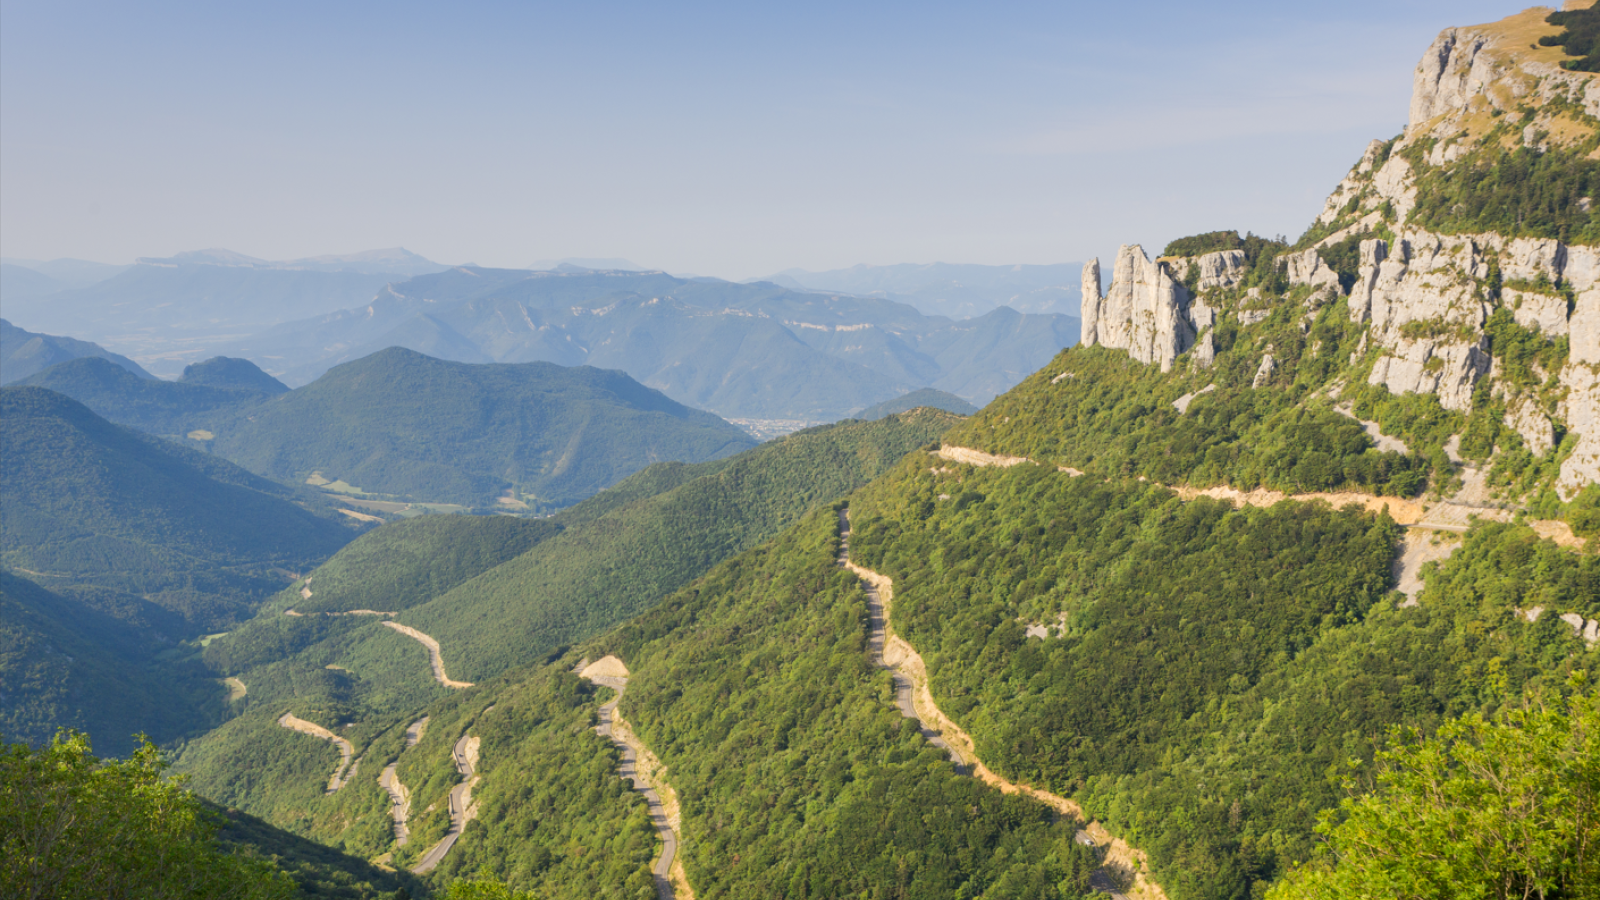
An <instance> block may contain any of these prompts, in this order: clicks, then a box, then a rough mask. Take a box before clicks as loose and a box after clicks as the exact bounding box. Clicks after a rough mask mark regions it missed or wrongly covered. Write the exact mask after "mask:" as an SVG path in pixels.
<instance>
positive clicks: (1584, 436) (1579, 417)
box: [1556, 315, 1600, 500]
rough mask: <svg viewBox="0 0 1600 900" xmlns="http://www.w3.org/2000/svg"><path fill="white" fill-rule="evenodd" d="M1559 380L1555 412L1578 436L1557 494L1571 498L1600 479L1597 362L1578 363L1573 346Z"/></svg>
mask: <svg viewBox="0 0 1600 900" xmlns="http://www.w3.org/2000/svg"><path fill="white" fill-rule="evenodd" d="M1573 319H1577V316H1576V315H1574V316H1573ZM1591 349H1594V348H1592V347H1591ZM1561 383H1562V385H1564V386H1565V387H1566V389H1567V397H1566V399H1565V400H1563V401H1562V403H1561V407H1560V409H1558V410H1557V412H1558V413H1559V414H1560V415H1561V417H1562V418H1563V419H1565V420H1566V422H1567V430H1568V431H1571V432H1575V433H1576V434H1577V435H1578V446H1577V447H1575V448H1574V449H1573V451H1572V455H1571V456H1568V457H1567V459H1566V461H1565V462H1563V463H1562V464H1561V474H1560V476H1558V477H1557V479H1556V493H1557V494H1559V495H1560V497H1561V499H1562V500H1571V499H1572V498H1573V497H1574V496H1575V495H1576V494H1577V493H1578V492H1579V491H1581V490H1583V489H1584V487H1585V486H1587V485H1591V484H1595V483H1597V482H1600V365H1596V364H1595V363H1594V362H1589V363H1581V362H1578V361H1577V350H1576V347H1574V350H1573V361H1572V362H1571V363H1568V364H1567V365H1566V366H1565V367H1564V368H1563V369H1562V370H1561Z"/></svg>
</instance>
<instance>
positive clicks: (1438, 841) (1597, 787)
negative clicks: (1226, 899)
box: [1267, 684, 1600, 900]
mask: <svg viewBox="0 0 1600 900" xmlns="http://www.w3.org/2000/svg"><path fill="white" fill-rule="evenodd" d="M1575 686H1576V687H1578V688H1579V689H1580V693H1579V694H1578V695H1577V696H1575V697H1574V698H1573V699H1571V700H1570V701H1566V702H1562V703H1559V704H1552V705H1550V706H1546V705H1542V704H1531V705H1528V706H1525V707H1523V708H1518V709H1511V710H1504V711H1502V712H1501V713H1500V714H1498V715H1496V716H1495V717H1494V718H1493V719H1492V720H1486V719H1484V718H1483V717H1482V716H1481V715H1479V714H1476V713H1475V714H1473V715H1470V716H1467V717H1465V718H1462V719H1458V720H1455V721H1453V722H1450V723H1447V724H1446V725H1445V726H1444V727H1441V728H1440V729H1439V732H1438V734H1436V735H1435V736H1434V737H1431V738H1421V737H1419V736H1418V735H1417V734H1416V733H1415V732H1414V731H1407V732H1397V733H1396V737H1397V738H1399V741H1398V743H1397V744H1396V746H1395V747H1394V749H1392V750H1389V751H1386V752H1384V753H1382V754H1380V755H1379V763H1380V768H1379V772H1378V776H1377V783H1376V784H1377V786H1376V789H1375V790H1373V791H1371V792H1369V793H1367V794H1365V795H1362V796H1357V797H1352V798H1349V799H1347V800H1345V801H1344V802H1343V803H1342V804H1341V805H1340V808H1339V810H1338V812H1337V813H1333V812H1331V811H1330V812H1325V813H1324V814H1323V816H1322V821H1321V824H1320V825H1318V827H1317V830H1318V831H1319V832H1320V833H1322V834H1323V835H1324V836H1326V837H1327V839H1328V843H1327V846H1326V848H1325V849H1326V852H1325V853H1324V854H1323V855H1322V858H1320V859H1318V860H1315V861H1313V862H1312V863H1311V864H1309V865H1306V866H1304V867H1302V868H1300V869H1298V870H1296V871H1294V872H1292V873H1291V874H1290V875H1289V876H1288V877H1287V878H1285V879H1284V880H1283V881H1282V882H1281V883H1279V884H1278V885H1277V886H1275V887H1274V888H1273V889H1272V891H1271V892H1269V893H1268V895H1267V896H1268V898H1269V900H1302V898H1303V900H1347V898H1357V897H1361V898H1366V897H1393V898H1419V900H1421V898H1441V900H1442V898H1452V900H1476V898H1512V897H1516V898H1531V897H1538V898H1541V900H1556V898H1573V900H1580V898H1583V900H1587V898H1596V897H1600V847H1597V846H1596V844H1597V839H1600V827H1597V815H1600V696H1597V695H1596V694H1595V693H1594V692H1593V691H1592V690H1585V688H1586V687H1587V686H1586V685H1583V684H1578V685H1575Z"/></svg>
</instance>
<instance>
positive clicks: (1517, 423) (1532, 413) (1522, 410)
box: [1505, 397, 1556, 456]
mask: <svg viewBox="0 0 1600 900" xmlns="http://www.w3.org/2000/svg"><path fill="white" fill-rule="evenodd" d="M1505 422H1506V427H1507V428H1510V429H1511V430H1512V431H1515V432H1516V433H1517V435H1518V436H1519V437H1521V438H1522V442H1523V443H1524V444H1526V445H1527V446H1528V452H1530V453H1532V454H1533V455H1534V456H1543V455H1545V454H1546V453H1549V452H1550V448H1551V447H1554V446H1555V442H1556V432H1555V427H1554V426H1552V425H1551V424H1550V419H1549V417H1548V416H1546V415H1545V414H1544V410H1542V409H1540V408H1539V404H1537V403H1535V402H1533V401H1532V400H1531V399H1529V398H1527V397H1521V398H1518V399H1517V400H1516V401H1514V402H1513V403H1512V404H1511V405H1510V406H1509V407H1508V408H1507V409H1506V418H1505Z"/></svg>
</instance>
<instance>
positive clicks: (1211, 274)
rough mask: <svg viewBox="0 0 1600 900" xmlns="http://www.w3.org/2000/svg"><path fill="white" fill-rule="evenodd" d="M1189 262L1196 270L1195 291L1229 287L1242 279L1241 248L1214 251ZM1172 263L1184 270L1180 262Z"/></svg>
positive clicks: (1242, 258) (1243, 261)
mask: <svg viewBox="0 0 1600 900" xmlns="http://www.w3.org/2000/svg"><path fill="white" fill-rule="evenodd" d="M1190 262H1191V263H1192V264H1193V265H1194V267H1195V269H1196V270H1197V271H1196V274H1197V275H1198V278H1197V280H1196V282H1195V290H1196V291H1200V292H1205V291H1209V290H1212V289H1213V288H1231V287H1233V286H1235V285H1237V284H1238V283H1239V282H1240V281H1242V280H1243V279H1244V275H1245V258H1244V251H1243V250H1218V251H1217V252H1216V253H1207V254H1205V255H1203V256H1196V257H1194V258H1193V259H1192V260H1190ZM1174 265H1176V266H1177V267H1178V268H1179V269H1180V270H1184V271H1186V269H1185V267H1184V266H1183V265H1182V264H1181V263H1180V262H1175V263H1174Z"/></svg>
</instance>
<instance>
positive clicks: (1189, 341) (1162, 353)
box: [1083, 244, 1195, 372]
mask: <svg viewBox="0 0 1600 900" xmlns="http://www.w3.org/2000/svg"><path fill="white" fill-rule="evenodd" d="M1099 271H1100V261H1099V260H1098V259H1095V260H1092V261H1091V262H1090V263H1089V264H1088V265H1087V266H1085V267H1084V274H1083V289H1084V295H1083V310H1084V313H1083V319H1084V326H1083V343H1084V345H1085V346H1093V345H1096V344H1098V345H1100V346H1104V347H1113V348H1116V349H1119V350H1126V351H1128V355H1130V356H1132V357H1133V358H1134V359H1137V360H1139V361H1140V362H1143V363H1152V364H1160V366H1161V371H1163V372H1169V371H1171V370H1172V366H1173V363H1175V362H1176V361H1177V358H1178V355H1179V354H1181V353H1183V352H1184V351H1186V350H1188V349H1189V347H1190V346H1192V345H1193V344H1194V339H1195V327H1194V323H1193V322H1192V321H1191V320H1190V317H1189V290H1188V288H1185V287H1184V286H1183V283H1182V281H1180V280H1179V277H1180V276H1179V275H1178V274H1175V273H1174V272H1173V271H1172V269H1171V268H1170V266H1169V264H1168V262H1167V261H1166V260H1156V261H1155V262H1151V261H1150V258H1149V257H1148V256H1146V255H1145V252H1144V248H1142V247H1140V246H1139V245H1138V244H1125V245H1123V247H1122V249H1120V250H1119V251H1117V262H1116V267H1115V268H1114V269H1113V270H1112V275H1111V287H1110V289H1109V290H1107V291H1106V293H1105V295H1104V296H1101V294H1100V284H1099ZM1091 274H1093V276H1094V277H1093V279H1092V281H1093V283H1092V284H1091V278H1090V276H1091ZM1091 322H1093V323H1094V324H1093V328H1092V329H1091V327H1090V324H1089V323H1091Z"/></svg>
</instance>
